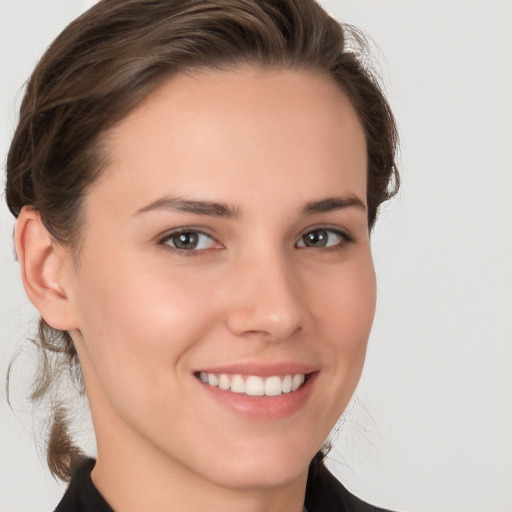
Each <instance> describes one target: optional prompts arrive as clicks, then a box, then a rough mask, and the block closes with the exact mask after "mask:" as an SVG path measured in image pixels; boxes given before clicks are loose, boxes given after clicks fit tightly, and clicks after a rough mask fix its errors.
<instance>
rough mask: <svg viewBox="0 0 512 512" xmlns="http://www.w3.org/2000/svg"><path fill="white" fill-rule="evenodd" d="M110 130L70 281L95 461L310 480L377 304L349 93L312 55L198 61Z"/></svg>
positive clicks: (253, 481) (358, 133) (362, 168)
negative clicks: (267, 64) (262, 62)
mask: <svg viewBox="0 0 512 512" xmlns="http://www.w3.org/2000/svg"><path fill="white" fill-rule="evenodd" d="M104 142H105V147H106V148H107V156H108V165H107V168H106V170H105V171H104V174H103V175H102V177H101V178H100V180H99V181H98V182H97V183H95V184H94V185H93V186H92V188H91V189H90V191H89V192H88V193H87V196H86V199H85V203H84V220H85V224H84V226H85V229H84V238H83V245H82V247H81V254H80V263H79V265H78V267H77V268H74V269H73V270H72V272H73V274H72V280H71V281H70V283H71V284H70V287H68V290H67V292H68V297H69V300H70V301H71V303H72V305H73V312H74V313H73V315H74V320H73V321H74V325H75V326H76V328H75V329H74V330H72V331H71V334H72V336H73V339H74V340H75V343H76V345H77V349H78V352H79V357H80V361H81V364H82V368H83V373H84V378H85V383H86V388H87V393H88V396H89V400H90V404H91V409H92V413H93V419H94V422H95V428H96V434H97V438H98V456H99V459H98V460H101V459H102V458H103V460H107V459H108V458H109V457H117V458H118V459H119V457H122V456H121V455H119V454H120V453H121V454H122V453H127V452H129V453H127V458H128V457H130V459H131V460H139V461H140V463H141V464H146V463H147V464H160V465H161V467H164V465H167V467H174V468H180V469H184V470H186V471H188V473H189V474H190V475H194V477H197V478H202V479H207V480H209V481H210V482H214V483H217V484H221V485H227V486H231V487H242V486H252V487H258V486H266V485H276V484H278V483H279V482H287V481H292V480H293V479H296V478H298V477H303V475H304V474H305V472H306V471H307V466H308V464H309V462H310V460H311V458H312V457H313V455H314V453H315V452H316V451H317V450H318V449H319V447H320V446H321V445H322V443H323V442H324V440H325V439H326V437H327V436H328V434H329V432H330V430H331V428H332V427H333V426H334V424H335V422H336V421H337V419H338V417H339V416H340V415H341V413H342V412H343V410H344V408H345V407H346V405H347V403H348V401H349V399H350V397H351V396H352V393H353V391H354V388H355V387H356V384H357V382H358V380H359V377H360V374H361V370H362V367H363V361H364V357H365V350H366V344H367V339H368V335H369V332H370V328H371V324H372V319H373V315H374V305H375V276H374V269H373V265H372V258H371V253H370V244H369V235H368V227H367V212H366V163H367V162H366V146H365V138H364V134H363V130H362V127H361V125H360V123H359V121H358V119H357V117H356V115H355V113H354V111H353V109H352V107H351V105H350V103H349V101H348V100H347V98H346V97H345V96H344V95H343V94H342V93H341V92H340V90H339V88H338V87H337V86H336V85H335V84H334V83H333V82H331V80H330V79H328V78H326V77H324V76H322V75H318V74H313V73H309V72H306V71H294V70H255V69H249V68H247V69H241V70H239V71H229V72H228V71H226V72H214V71H209V72H205V71H203V72H201V73H199V72H198V73H196V74H193V75H180V76H176V77H174V78H172V79H171V80H170V81H169V82H167V83H166V84H165V85H164V86H162V87H161V88H159V89H158V90H157V91H156V92H155V93H153V94H152V95H151V96H150V97H149V98H148V99H147V100H146V101H145V102H144V103H143V104H142V105H141V106H140V107H139V108H138V109H136V110H135V111H134V112H133V113H132V114H130V115H129V116H128V117H127V118H126V119H124V120H123V121H122V122H121V123H120V124H119V125H117V126H116V128H115V129H114V130H112V131H111V132H110V133H109V134H108V136H107V137H106V138H105V141H104ZM70 261H71V259H70ZM69 268H71V263H70V267H69ZM303 376H305V377H303ZM302 380H305V382H304V383H302ZM205 381H207V382H205ZM219 386H220V387H219ZM228 386H231V387H233V390H229V389H226V388H227V387H228ZM291 386H293V389H294V390H292V391H290V387H291ZM297 386H299V387H298V389H296V390H295V388H296V387H297ZM244 390H245V391H244ZM262 393H263V395H262ZM123 450H124V451H123Z"/></svg>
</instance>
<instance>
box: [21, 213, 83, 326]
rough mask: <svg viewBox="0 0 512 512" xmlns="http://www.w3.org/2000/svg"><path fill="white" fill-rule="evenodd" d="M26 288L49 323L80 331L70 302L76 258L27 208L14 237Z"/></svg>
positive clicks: (37, 215) (34, 303) (32, 300)
mask: <svg viewBox="0 0 512 512" xmlns="http://www.w3.org/2000/svg"><path fill="white" fill-rule="evenodd" d="M14 241H15V246H16V254H17V256H18V261H19V264H20V271H21V278H22V280H23V286H24V287H25V291H26V293H27V295H28V298H29V299H30V302H32V304H33V305H34V306H35V307H36V309H37V310H38V311H39V313H40V314H41V316H42V317H43V318H44V320H45V321H46V323H47V324H48V325H50V326H51V327H53V328H54V329H59V330H62V331H69V330H71V329H73V328H75V327H76V323H75V322H74V315H73V308H72V304H71V303H70V300H69V294H68V292H69V291H70V290H69V289H68V288H69V286H70V283H71V280H70V279H69V271H70V269H71V268H72V258H71V254H70V251H69V249H66V248H64V247H63V246H61V245H59V244H58V243H56V242H55V240H54V239H53V238H52V236H51V235H50V233H49V232H48V230H47V229H46V227H45V226H44V224H43V222H42V220H41V217H40V215H39V214H38V213H37V212H36V211H34V210H32V209H30V208H28V207H24V208H23V209H22V210H21V212H20V214H19V216H18V220H17V223H16V229H15V233H14Z"/></svg>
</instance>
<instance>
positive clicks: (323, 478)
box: [305, 464, 390, 512]
mask: <svg viewBox="0 0 512 512" xmlns="http://www.w3.org/2000/svg"><path fill="white" fill-rule="evenodd" d="M305 505H306V509H307V510H308V512H390V511H387V510H386V509H383V508H379V507H375V506H373V505H370V504H369V503H365V502H364V501H361V500H360V499H359V498H357V497H356V496H354V495H353V494H352V493H350V492H349V491H348V490H347V489H346V488H345V487H344V486H343V485H342V484H341V483H340V482H339V481H338V480H337V479H336V478H335V477H334V476H333V475H332V474H331V473H330V472H329V470H328V469H327V468H326V467H325V466H324V464H318V465H316V466H315V467H311V468H310V472H309V475H308V484H307V488H306V500H305Z"/></svg>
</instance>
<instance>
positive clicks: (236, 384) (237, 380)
mask: <svg viewBox="0 0 512 512" xmlns="http://www.w3.org/2000/svg"><path fill="white" fill-rule="evenodd" d="M231 391H233V393H245V382H244V379H242V377H241V376H240V375H233V377H232V378H231Z"/></svg>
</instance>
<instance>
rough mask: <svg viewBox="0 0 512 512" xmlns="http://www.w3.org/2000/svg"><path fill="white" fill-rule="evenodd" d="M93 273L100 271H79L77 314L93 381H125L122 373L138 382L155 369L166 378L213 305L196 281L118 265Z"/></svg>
mask: <svg viewBox="0 0 512 512" xmlns="http://www.w3.org/2000/svg"><path fill="white" fill-rule="evenodd" d="M92 263H93V262H91V265H89V269H92V267H94V266H95V265H93V264H92ZM97 268H100V269H101V271H99V270H98V271H96V272H92V271H90V270H89V271H87V269H84V276H86V277H85V278H84V279H82V283H81V285H80V297H79V310H80V314H81V324H82V326H83V330H82V336H83V339H84V342H85V344H86V346H87V350H88V352H89V358H90V359H91V362H92V364H93V365H94V366H95V367H96V372H97V373H98V374H100V375H98V376H99V377H100V376H102V377H103V378H108V375H109V373H112V372H113V373H120V374H121V372H123V373H122V375H120V377H123V378H124V377H126V378H127V379H129V378H130V375H128V369H130V371H131V372H132V373H133V374H137V375H138V378H142V379H144V377H145V376H146V377H147V378H149V377H150V376H151V375H153V376H156V375H158V373H157V371H156V370H157V369H158V368H167V370H166V371H165V372H164V373H163V375H165V374H167V373H168V371H169V368H175V367H176V365H179V363H180V359H181V357H182V356H183V354H185V353H186V352H187V351H189V350H190V349H191V348H193V347H194V344H195V342H196V341H197V340H199V339H201V337H202V334H203V333H204V332H205V331H206V330H208V328H209V326H210V325H211V322H212V321H213V319H214V317H215V313H214V312H213V304H215V301H212V300H211V294H210V296H209V297H207V296H206V295H205V293H204V285H203V283H201V282H200V280H199V279H198V280H191V279H187V280H186V282H185V279H184V277H183V276H180V275H179V274H178V275H168V274H167V275H166V274H165V273H164V272H162V271H161V270H162V269H160V270H158V269H155V268H154V267H153V268H152V267H151V266H149V265H147V264H143V263H141V262H138V261H130V260H124V261H123V260H122V259H117V260H116V261H115V262H112V265H108V264H107V262H102V263H101V266H98V267H97ZM87 276H90V277H87ZM198 319H201V321H200V322H199V321H198Z"/></svg>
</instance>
